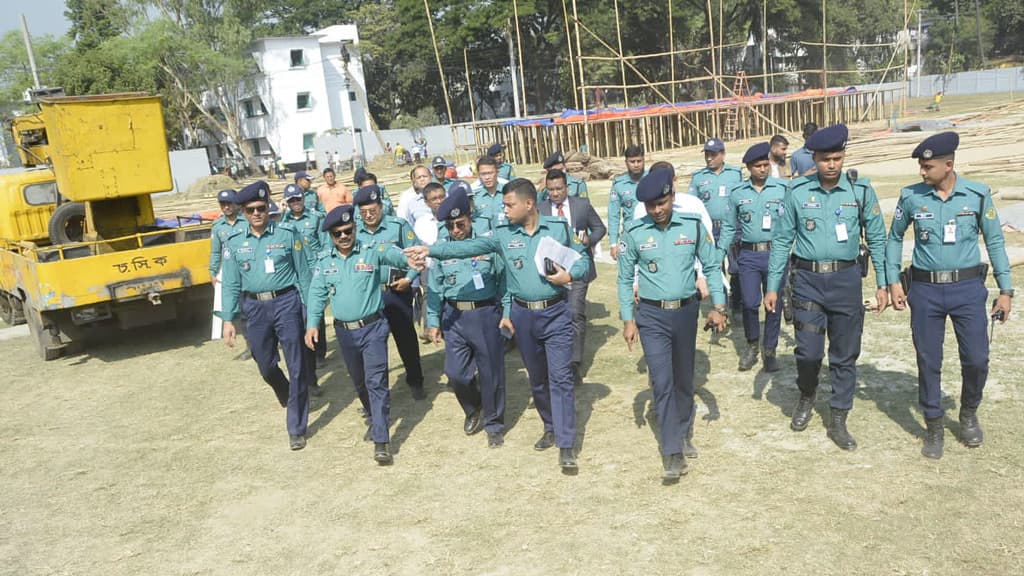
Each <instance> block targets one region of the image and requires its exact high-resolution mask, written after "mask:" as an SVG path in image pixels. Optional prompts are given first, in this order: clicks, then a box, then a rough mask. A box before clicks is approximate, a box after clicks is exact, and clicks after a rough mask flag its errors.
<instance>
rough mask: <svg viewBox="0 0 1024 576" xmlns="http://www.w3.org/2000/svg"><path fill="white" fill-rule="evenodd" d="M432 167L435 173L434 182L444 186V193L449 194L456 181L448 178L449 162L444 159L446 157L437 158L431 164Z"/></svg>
mask: <svg viewBox="0 0 1024 576" xmlns="http://www.w3.org/2000/svg"><path fill="white" fill-rule="evenodd" d="M430 167H431V169H432V170H433V172H434V182H437V183H438V184H440V185H441V186H444V191H445V192H448V188H449V187H450V186H451V185H452V182H454V180H452V179H451V178H449V177H448V176H447V174H448V161H447V160H445V159H444V156H437V157H435V158H434V161H433V162H432V163H431V164H430Z"/></svg>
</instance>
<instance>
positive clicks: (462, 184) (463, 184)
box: [448, 180, 473, 196]
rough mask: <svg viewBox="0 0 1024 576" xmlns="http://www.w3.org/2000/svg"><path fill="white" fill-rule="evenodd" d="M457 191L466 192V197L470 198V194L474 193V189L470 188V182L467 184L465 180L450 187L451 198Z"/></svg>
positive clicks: (458, 181)
mask: <svg viewBox="0 0 1024 576" xmlns="http://www.w3.org/2000/svg"><path fill="white" fill-rule="evenodd" d="M457 190H461V191H463V192H465V193H466V196H469V195H470V194H472V193H473V187H472V186H470V185H469V182H466V181H465V180H456V181H454V182H452V185H451V186H449V187H448V195H449V196H451V195H452V193H454V192H455V191H457Z"/></svg>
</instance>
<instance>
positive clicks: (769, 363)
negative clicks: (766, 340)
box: [762, 348, 779, 372]
mask: <svg viewBox="0 0 1024 576" xmlns="http://www.w3.org/2000/svg"><path fill="white" fill-rule="evenodd" d="M762 357H763V358H764V371H765V372H778V371H779V361H778V359H776V358H775V348H765V349H764V351H763V353H762Z"/></svg>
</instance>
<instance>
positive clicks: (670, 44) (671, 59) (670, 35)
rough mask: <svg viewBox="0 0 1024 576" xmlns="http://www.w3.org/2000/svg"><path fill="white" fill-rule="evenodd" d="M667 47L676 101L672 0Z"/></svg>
mask: <svg viewBox="0 0 1024 576" xmlns="http://www.w3.org/2000/svg"><path fill="white" fill-rule="evenodd" d="M765 1H767V0H765ZM668 48H669V64H668V69H669V74H670V75H671V77H670V79H671V82H672V90H671V92H670V95H671V96H672V102H673V103H674V102H675V101H676V52H675V50H676V36H675V28H674V26H673V25H672V0H668Z"/></svg>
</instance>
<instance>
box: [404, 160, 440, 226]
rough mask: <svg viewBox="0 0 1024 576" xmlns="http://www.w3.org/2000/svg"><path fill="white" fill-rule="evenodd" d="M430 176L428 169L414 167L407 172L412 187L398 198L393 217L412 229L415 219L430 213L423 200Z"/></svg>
mask: <svg viewBox="0 0 1024 576" xmlns="http://www.w3.org/2000/svg"><path fill="white" fill-rule="evenodd" d="M431 176H432V175H431V173H430V169H429V168H427V167H426V166H416V167H415V168H413V169H412V171H410V172H409V179H410V180H412V186H410V187H409V188H408V189H407V190H406V191H405V192H402V195H401V196H399V198H398V210H397V211H396V212H395V216H398V217H399V218H401V219H403V220H405V221H406V222H408V223H409V226H411V227H413V228H414V229H415V227H416V219H417V218H419V217H420V216H424V215H426V214H429V213H430V208H428V207H427V203H426V201H425V200H424V198H423V189H424V187H425V186H426V185H427V184H430V179H431Z"/></svg>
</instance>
